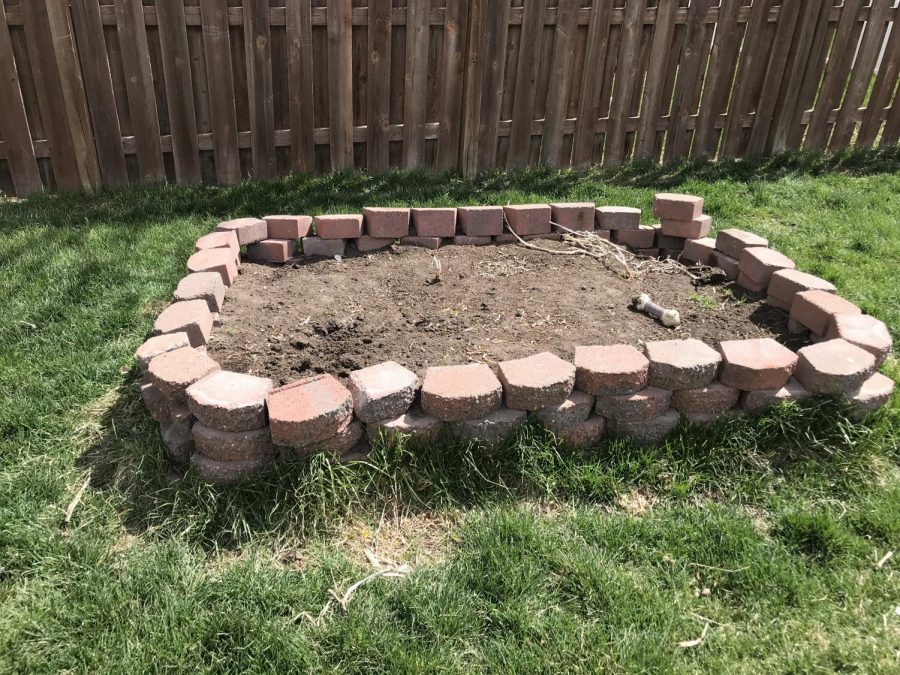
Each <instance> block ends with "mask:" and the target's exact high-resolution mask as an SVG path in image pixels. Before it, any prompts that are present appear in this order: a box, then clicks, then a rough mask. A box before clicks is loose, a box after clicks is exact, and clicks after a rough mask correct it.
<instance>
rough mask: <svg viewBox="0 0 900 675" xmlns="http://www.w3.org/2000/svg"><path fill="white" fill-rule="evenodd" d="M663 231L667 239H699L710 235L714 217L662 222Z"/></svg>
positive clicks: (703, 216) (667, 219) (664, 220)
mask: <svg viewBox="0 0 900 675" xmlns="http://www.w3.org/2000/svg"><path fill="white" fill-rule="evenodd" d="M660 225H661V231H662V233H663V235H665V236H667V237H680V238H683V239H699V238H701V237H705V236H706V235H708V234H709V232H710V230H711V229H712V216H707V215H700V216H698V217H696V218H692V219H691V220H672V219H670V218H662V219H661V220H660Z"/></svg>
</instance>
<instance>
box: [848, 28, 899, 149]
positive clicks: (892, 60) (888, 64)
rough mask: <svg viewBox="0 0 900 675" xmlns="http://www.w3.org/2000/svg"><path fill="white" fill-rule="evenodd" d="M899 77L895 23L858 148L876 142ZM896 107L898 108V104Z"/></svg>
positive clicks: (867, 108) (860, 131)
mask: <svg viewBox="0 0 900 675" xmlns="http://www.w3.org/2000/svg"><path fill="white" fill-rule="evenodd" d="M898 75H900V23H897V22H895V23H894V25H893V27H892V28H891V37H890V39H889V40H888V44H887V46H886V47H885V50H884V56H883V57H882V59H881V65H880V66H879V68H878V76H877V77H876V78H875V84H874V86H873V87H872V95H871V96H870V97H869V102H868V104H867V105H866V112H865V114H864V115H863V118H862V123H861V124H860V126H859V135H857V137H856V145H857V147H864V148H868V147H871V146H872V144H873V143H874V142H875V137H876V136H877V135H878V129H879V128H880V127H881V118H882V115H883V113H884V108H885V106H887V104H888V103H889V102H890V98H891V93H892V92H893V90H894V87H895V85H896V83H897V77H898ZM896 98H897V99H900V97H896ZM894 105H895V106H896V105H897V102H895V103H894Z"/></svg>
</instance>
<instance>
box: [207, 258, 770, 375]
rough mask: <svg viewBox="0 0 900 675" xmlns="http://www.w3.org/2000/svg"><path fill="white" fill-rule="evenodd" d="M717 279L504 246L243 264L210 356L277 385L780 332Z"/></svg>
mask: <svg viewBox="0 0 900 675" xmlns="http://www.w3.org/2000/svg"><path fill="white" fill-rule="evenodd" d="M542 244H544V242H542ZM546 245H547V246H562V244H556V243H553V242H547V243H546ZM434 258H437V260H439V261H440V269H441V272H440V276H439V279H436V276H437V274H436V264H435V263H434ZM715 280H716V277H715V276H714V275H713V277H712V278H709V276H707V278H706V279H704V280H702V281H700V282H697V281H694V280H692V279H690V278H689V277H688V276H686V275H683V274H672V273H666V272H647V273H645V274H642V275H641V276H639V277H637V278H633V279H626V278H623V277H621V276H619V275H617V274H615V273H614V272H612V271H610V270H608V269H607V268H606V267H605V266H604V265H603V263H601V262H599V261H597V260H594V259H591V258H588V257H585V256H558V255H551V254H548V253H543V252H540V251H534V250H530V249H526V248H523V247H521V246H514V245H508V246H484V247H480V246H479V247H476V246H448V247H445V248H442V249H439V250H438V251H437V252H436V255H433V254H432V252H430V251H426V250H424V249H419V248H413V247H398V248H395V249H392V250H387V251H381V252H377V253H374V254H370V255H364V256H357V257H351V258H345V259H343V260H342V261H337V260H330V259H329V260H316V261H311V262H310V261H302V262H298V263H295V264H293V265H290V264H289V265H286V266H267V265H259V264H252V263H246V264H244V265H243V267H242V270H241V275H240V278H239V279H238V280H237V282H236V283H235V284H234V286H232V287H231V288H230V289H229V291H228V295H227V297H226V300H225V306H224V308H223V312H222V322H223V325H222V327H221V328H219V329H218V330H216V331H214V333H213V337H212V340H211V342H210V345H209V349H210V355H211V356H212V357H213V358H214V359H216V361H218V362H219V363H220V364H221V365H222V367H223V368H226V369H230V370H235V371H241V372H249V373H254V374H258V375H264V376H268V377H271V378H272V379H273V380H274V381H275V382H276V383H277V384H283V383H286V382H289V381H292V380H295V379H297V378H299V377H301V376H305V375H310V374H314V373H320V372H330V373H332V374H335V375H337V376H339V377H346V376H347V374H348V373H349V372H350V371H352V370H355V369H358V368H363V367H365V366H369V365H373V364H375V363H379V362H381V361H385V360H389V359H393V360H394V361H397V362H399V363H401V364H402V365H404V366H406V367H408V368H410V369H412V370H414V371H416V372H418V373H420V374H422V373H423V372H424V369H425V368H426V367H427V366H432V365H448V364H461V363H467V362H472V361H479V362H484V363H488V364H493V363H496V362H499V361H503V360H506V359H512V358H520V357H524V356H528V355H531V354H534V353H536V352H540V351H544V350H549V351H552V352H554V353H556V354H557V355H559V356H561V357H562V358H565V359H572V358H573V355H574V351H575V347H576V346H577V345H590V344H614V343H627V344H634V345H637V344H639V343H640V342H641V341H646V340H665V339H673V338H686V337H696V338H700V339H702V340H704V341H706V342H707V343H708V344H711V345H713V346H715V345H716V344H717V343H718V342H719V340H725V339H739V338H751V337H762V336H768V335H775V336H783V335H784V334H785V332H786V331H785V324H786V317H785V316H784V314H783V313H781V312H779V311H777V310H774V309H772V308H770V307H768V306H766V305H764V304H763V303H762V298H758V297H754V296H746V295H743V294H742V291H741V290H740V289H737V288H736V287H734V294H735V295H736V296H737V297H735V295H732V285H728V286H725V285H724V284H723V283H721V282H722V280H721V279H719V282H720V283H714V282H715ZM641 292H646V293H650V294H651V295H652V296H653V299H654V300H656V301H657V302H659V303H660V304H662V305H665V306H668V307H675V308H677V309H678V310H679V311H680V312H681V316H682V326H681V327H680V328H679V329H677V330H675V331H673V330H669V329H666V328H664V327H662V326H660V325H659V324H657V323H656V322H655V321H653V320H652V319H650V318H649V317H646V316H644V315H643V314H639V313H637V312H634V311H633V310H631V309H630V308H629V304H630V301H631V299H632V298H633V297H634V296H635V295H637V294H638V293H641Z"/></svg>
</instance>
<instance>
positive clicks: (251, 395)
mask: <svg viewBox="0 0 900 675" xmlns="http://www.w3.org/2000/svg"><path fill="white" fill-rule="evenodd" d="M271 390H272V380H270V379H269V378H267V377H256V376H254V375H245V374H244V373H232V372H230V371H227V370H219V371H216V372H214V373H212V374H211V375H208V376H206V377H204V378H203V379H202V380H200V381H198V382H195V383H194V384H192V385H191V386H190V387H188V389H187V391H186V392H185V394H186V396H187V403H188V407H190V409H191V412H192V413H194V415H196V416H197V419H199V420H200V421H201V422H203V423H204V424H205V425H207V426H209V427H213V428H215V429H221V430H223V431H250V430H253V429H260V428H262V427H264V426H266V396H267V395H268V393H269V392H270V391H271ZM207 454H208V453H207ZM210 456H214V455H210ZM218 459H221V458H218Z"/></svg>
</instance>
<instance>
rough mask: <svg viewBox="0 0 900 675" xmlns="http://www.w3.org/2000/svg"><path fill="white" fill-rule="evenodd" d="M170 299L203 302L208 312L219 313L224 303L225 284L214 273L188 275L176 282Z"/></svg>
mask: <svg viewBox="0 0 900 675" xmlns="http://www.w3.org/2000/svg"><path fill="white" fill-rule="evenodd" d="M172 298H173V299H174V300H175V301H177V302H181V301H186V300H203V301H204V302H206V305H207V306H208V307H209V311H210V312H221V311H222V303H223V302H224V301H225V284H224V283H222V277H221V276H220V275H219V274H217V273H216V272H196V273H194V274H188V275H187V276H186V277H184V278H183V279H182V280H181V281H179V282H178V287H177V288H176V289H175V293H173V294H172Z"/></svg>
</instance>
